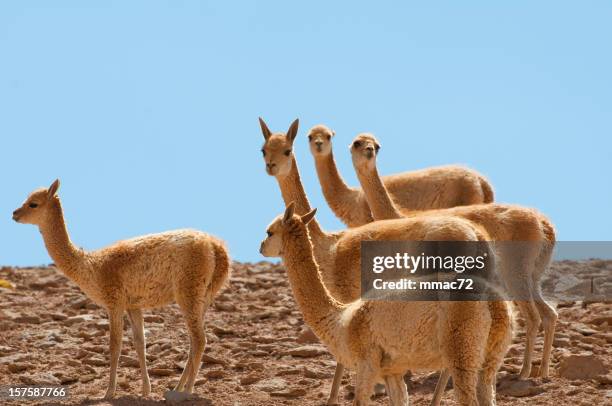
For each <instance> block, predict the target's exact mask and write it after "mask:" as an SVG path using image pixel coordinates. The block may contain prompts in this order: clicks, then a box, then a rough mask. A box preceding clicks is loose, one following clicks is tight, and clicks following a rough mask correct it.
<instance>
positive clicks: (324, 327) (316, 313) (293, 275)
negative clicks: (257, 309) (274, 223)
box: [283, 222, 344, 346]
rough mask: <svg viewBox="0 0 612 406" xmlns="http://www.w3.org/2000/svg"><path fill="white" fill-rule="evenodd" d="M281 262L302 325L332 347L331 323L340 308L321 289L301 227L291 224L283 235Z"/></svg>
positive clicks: (313, 260)
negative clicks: (306, 325) (301, 319)
mask: <svg viewBox="0 0 612 406" xmlns="http://www.w3.org/2000/svg"><path fill="white" fill-rule="evenodd" d="M283 262H284V264H285V267H286V268H287V276H288V277H289V283H290V284H291V289H292V290H293V295H294V296H295V300H296V301H297V303H298V306H299V307H300V310H301V311H302V314H303V315H304V321H306V323H307V324H308V325H309V326H311V327H312V329H313V330H314V331H315V333H316V334H317V336H319V337H320V338H321V340H322V341H324V342H325V343H326V344H328V345H330V346H332V345H334V343H333V341H334V338H335V337H337V331H336V330H335V328H334V327H335V326H336V325H335V324H334V320H337V319H338V317H337V316H338V315H339V313H340V312H341V311H342V310H343V308H344V307H343V306H342V305H341V304H340V303H339V302H337V301H336V300H335V299H334V298H333V297H332V296H331V295H330V294H329V291H328V290H327V289H326V288H325V286H324V285H323V281H322V280H321V275H320V274H319V265H318V264H317V262H316V261H315V259H314V256H313V252H312V244H311V242H310V238H309V237H308V233H307V231H306V227H304V225H303V224H300V223H297V222H292V224H290V225H289V227H288V229H286V230H285V231H284V233H283Z"/></svg>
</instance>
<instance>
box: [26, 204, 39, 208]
mask: <svg viewBox="0 0 612 406" xmlns="http://www.w3.org/2000/svg"><path fill="white" fill-rule="evenodd" d="M28 207H30V208H31V209H35V208H37V207H38V203H30V204H29V205H28Z"/></svg>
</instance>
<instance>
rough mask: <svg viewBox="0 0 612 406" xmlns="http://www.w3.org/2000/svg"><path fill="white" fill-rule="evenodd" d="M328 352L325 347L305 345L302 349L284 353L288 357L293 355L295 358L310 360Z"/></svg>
mask: <svg viewBox="0 0 612 406" xmlns="http://www.w3.org/2000/svg"><path fill="white" fill-rule="evenodd" d="M326 353H327V351H326V350H325V349H324V348H323V347H319V346H315V345H304V346H301V347H297V348H293V349H290V350H287V351H285V352H284V354H286V355H292V356H294V357H302V358H310V357H316V356H318V355H321V354H326Z"/></svg>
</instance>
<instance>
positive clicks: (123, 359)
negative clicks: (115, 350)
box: [119, 355, 140, 368]
mask: <svg viewBox="0 0 612 406" xmlns="http://www.w3.org/2000/svg"><path fill="white" fill-rule="evenodd" d="M119 365H121V366H125V367H130V368H139V367H140V363H139V362H138V360H137V359H136V358H134V357H130V356H128V355H121V356H120V357H119Z"/></svg>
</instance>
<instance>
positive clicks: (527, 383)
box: [497, 378, 544, 397]
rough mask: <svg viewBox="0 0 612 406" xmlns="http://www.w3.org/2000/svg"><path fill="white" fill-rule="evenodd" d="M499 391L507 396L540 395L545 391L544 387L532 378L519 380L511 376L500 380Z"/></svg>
mask: <svg viewBox="0 0 612 406" xmlns="http://www.w3.org/2000/svg"><path fill="white" fill-rule="evenodd" d="M497 391H498V393H501V394H504V395H507V396H513V397H525V396H534V395H538V394H540V393H542V392H544V388H542V387H539V386H537V385H536V384H535V382H534V381H532V380H531V379H526V380H518V379H512V378H511V379H506V380H504V381H502V382H500V383H499V384H498V387H497Z"/></svg>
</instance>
